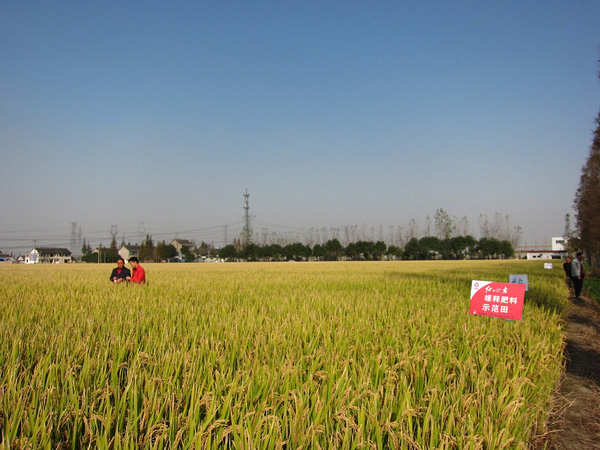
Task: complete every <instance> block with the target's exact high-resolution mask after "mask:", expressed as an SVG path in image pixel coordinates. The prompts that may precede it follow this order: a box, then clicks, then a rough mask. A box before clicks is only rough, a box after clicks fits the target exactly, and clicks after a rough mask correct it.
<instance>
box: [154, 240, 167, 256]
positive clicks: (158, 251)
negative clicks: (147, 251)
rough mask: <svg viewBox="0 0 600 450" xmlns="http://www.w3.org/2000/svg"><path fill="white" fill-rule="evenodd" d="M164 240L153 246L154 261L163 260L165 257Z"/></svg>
mask: <svg viewBox="0 0 600 450" xmlns="http://www.w3.org/2000/svg"><path fill="white" fill-rule="evenodd" d="M166 246H167V244H165V241H164V240H163V241H160V242H157V243H156V247H155V248H154V259H155V260H156V261H165V260H166V259H167V258H166V256H165V247H166Z"/></svg>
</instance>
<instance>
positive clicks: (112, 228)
mask: <svg viewBox="0 0 600 450" xmlns="http://www.w3.org/2000/svg"><path fill="white" fill-rule="evenodd" d="M117 233H118V231H117V226H116V225H111V226H110V234H111V236H112V239H111V240H110V245H111V246H112V244H113V243H114V244H115V246H116V245H117Z"/></svg>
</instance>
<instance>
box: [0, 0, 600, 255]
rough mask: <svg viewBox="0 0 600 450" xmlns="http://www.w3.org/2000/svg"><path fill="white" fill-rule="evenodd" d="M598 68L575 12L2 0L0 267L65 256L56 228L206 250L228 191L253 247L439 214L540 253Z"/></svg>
mask: <svg viewBox="0 0 600 450" xmlns="http://www.w3.org/2000/svg"><path fill="white" fill-rule="evenodd" d="M599 57H600V1H597V0H583V1H547V0H546V1H541V0H540V1H537V0H536V1H526V2H523V1H503V2H481V1H457V2H448V1H425V2H423V1H418V2H417V1H410V2H409V1H394V2H392V1H383V2H365V1H360V2H359V1H336V2H332V1H308V2H307V1H302V2H300V1H298V2H295V1H293V2H292V1H256V2H221V1H218V2H217V1H215V2H209V1H203V2H114V1H106V2H104V1H103V2H87V1H84V2H79V1H68V2H67V1H61V2H46V1H39V2H31V1H18V2H8V1H5V2H2V4H1V6H0V61H1V62H0V167H1V171H0V189H1V192H2V196H1V198H0V249H2V250H5V251H7V250H11V249H16V248H17V247H18V246H20V245H21V244H22V243H21V242H20V241H18V239H20V238H22V237H26V238H28V239H29V238H31V239H33V238H37V239H38V240H40V242H41V243H42V244H52V245H59V244H61V243H62V244H63V245H64V244H68V242H64V241H65V239H66V240H68V238H69V234H70V231H71V225H70V222H72V221H77V222H78V226H81V228H82V232H83V235H84V237H86V236H87V237H88V239H89V240H92V241H93V240H99V239H101V238H102V237H107V236H109V231H110V228H111V225H113V224H117V225H118V230H119V240H120V236H121V235H122V234H126V237H125V239H126V240H132V241H133V240H136V238H135V236H133V235H134V234H135V233H137V231H138V229H139V228H140V223H142V222H143V225H144V228H145V229H146V231H147V232H149V233H151V234H153V235H154V236H155V238H157V239H167V240H169V239H171V238H172V237H173V236H174V233H175V232H180V235H179V236H180V237H183V238H185V237H191V238H195V239H197V240H202V239H204V240H207V241H210V240H213V241H214V242H215V243H219V240H222V239H223V232H224V229H223V227H222V225H224V224H232V225H230V229H229V231H228V233H229V239H231V238H232V237H233V236H234V235H235V234H236V233H237V232H239V228H241V224H239V222H241V220H242V215H243V212H244V211H243V208H242V206H243V196H242V194H243V193H244V191H245V189H248V191H249V192H250V194H251V196H250V206H251V212H252V213H253V214H254V215H255V221H256V222H255V225H254V226H255V233H257V234H260V233H262V232H263V231H264V230H263V229H265V228H266V229H268V230H269V232H271V231H274V230H279V231H280V232H285V230H286V229H288V230H289V229H291V228H286V227H293V228H294V229H296V230H299V232H301V231H302V230H306V229H308V228H311V227H313V228H323V227H344V226H347V225H358V226H359V227H360V226H366V227H367V228H370V227H376V228H379V227H380V226H383V228H384V229H385V233H386V234H387V232H388V227H389V226H395V227H406V226H407V224H408V222H409V221H410V220H411V219H415V220H416V221H417V222H418V223H419V225H420V226H421V228H423V227H424V226H425V222H426V217H427V216H428V215H429V216H431V217H433V216H434V214H435V211H436V210H437V209H439V208H443V209H444V210H445V211H447V212H448V213H449V214H450V215H451V216H454V217H456V218H457V219H459V218H461V217H463V216H467V217H468V218H469V220H470V225H471V228H472V231H473V234H474V235H475V236H476V237H477V235H478V234H479V226H478V222H477V219H478V216H479V215H480V214H485V215H487V216H489V217H492V216H493V215H494V213H495V212H501V213H502V214H503V215H509V216H510V219H511V222H512V223H513V224H514V225H520V226H521V227H522V228H523V230H524V233H523V242H528V243H530V244H533V243H534V242H537V243H538V244H543V243H546V242H549V241H550V237H552V236H558V235H561V234H562V232H563V229H564V216H565V214H566V213H569V212H570V213H573V211H572V204H573V198H574V194H575V191H576V189H577V186H578V184H579V176H580V170H581V167H582V165H583V164H584V162H585V158H586V156H587V154H588V152H589V147H590V144H591V136H592V130H593V129H594V128H595V123H594V119H595V117H596V116H597V114H598V111H599V108H600V82H599V80H598V75H597V72H598V69H599V66H598V62H597V61H598V59H599ZM273 224H276V225H278V226H279V228H277V227H275V226H274V225H273ZM363 224H364V225H363ZM236 227H237V228H236ZM189 230H195V231H194V232H190V233H188V235H189V236H186V233H185V232H186V231H189ZM236 230H237V231H236ZM60 240H62V241H63V242H59V241H60ZM38 245H39V243H38ZM23 246H24V247H28V246H31V245H30V243H24V244H23Z"/></svg>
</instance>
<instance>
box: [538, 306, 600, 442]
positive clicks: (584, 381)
mask: <svg viewBox="0 0 600 450" xmlns="http://www.w3.org/2000/svg"><path fill="white" fill-rule="evenodd" d="M565 334H566V336H565V337H566V343H567V346H566V350H565V356H566V358H567V365H566V372H565V375H564V376H563V380H562V383H561V386H560V389H559V392H558V395H557V397H556V399H555V401H556V408H555V412H554V414H553V415H552V417H551V420H550V423H549V424H548V428H549V431H548V433H547V434H546V436H545V437H544V438H542V439H541V440H540V441H538V442H535V443H534V445H533V447H534V448H543V445H544V443H546V444H547V447H546V448H547V449H555V450H558V449H560V450H563V449H565V450H566V449H569V450H591V449H600V305H599V304H598V302H596V301H594V300H591V299H587V298H584V300H583V301H582V302H581V303H577V302H575V301H573V300H572V304H571V307H570V309H569V314H568V319H567V324H566V329H565Z"/></svg>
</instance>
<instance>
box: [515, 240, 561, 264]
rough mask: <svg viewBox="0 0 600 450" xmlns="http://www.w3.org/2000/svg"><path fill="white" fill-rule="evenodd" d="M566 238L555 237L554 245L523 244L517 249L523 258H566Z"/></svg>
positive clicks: (518, 255) (517, 252)
mask: <svg viewBox="0 0 600 450" xmlns="http://www.w3.org/2000/svg"><path fill="white" fill-rule="evenodd" d="M565 243H566V240H565V239H564V238H563V237H553V238H552V245H521V246H519V247H517V248H516V249H515V252H516V254H517V257H518V258H521V259H564V258H565V257H566V256H567V250H566V249H565Z"/></svg>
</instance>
